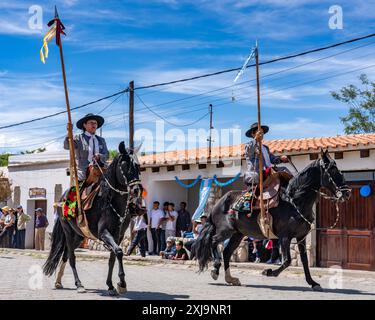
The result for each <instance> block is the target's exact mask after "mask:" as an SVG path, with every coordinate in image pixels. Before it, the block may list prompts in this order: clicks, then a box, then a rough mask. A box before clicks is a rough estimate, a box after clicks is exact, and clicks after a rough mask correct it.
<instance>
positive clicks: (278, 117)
mask: <svg viewBox="0 0 375 320" xmlns="http://www.w3.org/2000/svg"><path fill="white" fill-rule="evenodd" d="M55 4H56V5H57V6H58V9H59V13H60V17H61V19H62V21H63V23H64V24H65V26H66V28H67V29H66V32H67V37H63V43H64V55H65V61H66V67H67V79H68V85H69V90H70V101H71V106H72V107H74V106H77V105H80V104H82V103H85V102H88V101H91V100H95V99H97V98H100V97H102V96H105V95H109V94H111V93H113V92H116V91H119V90H121V89H123V88H125V87H127V85H128V82H129V81H130V80H134V81H135V86H136V87H138V86H142V85H148V84H153V83H159V82H164V81H170V80H176V79H180V78H185V77H191V76H195V75H199V74H204V73H207V72H214V71H217V70H221V69H227V68H233V67H239V66H241V65H242V63H243V62H244V60H245V59H246V56H247V55H248V54H249V51H250V48H251V47H252V46H253V44H254V42H255V40H256V39H258V42H259V46H260V49H259V50H260V61H264V60H268V59H272V58H276V57H279V56H283V55H287V54H290V53H296V52H300V51H304V50H307V49H311V48H315V47H320V46H323V45H326V44H331V43H335V42H340V41H343V40H346V39H349V38H353V37H357V36H361V35H365V34H369V33H373V32H374V21H375V20H374V16H373V12H374V10H375V2H374V1H362V0H359V1H355V2H353V1H314V0H310V1H307V0H298V1H297V0H291V1H287V0H285V1H281V0H263V1H258V0H253V1H249V0H237V1H235V0H211V1H200V0H196V1H191V0H181V1H178V0H164V1H163V0H159V1H158V0H156V1H102V2H93V1H80V0H60V1H57V0H56V1H43V2H39V3H38V1H9V0H1V1H0V45H1V50H0V126H3V125H7V124H11V123H15V122H19V121H23V120H29V119H32V118H34V117H38V116H42V115H46V114H49V113H53V112H57V111H61V110H64V108H65V100H64V95H63V87H62V80H61V67H60V63H59V55H58V48H57V47H56V46H55V45H54V43H51V44H50V46H49V48H50V55H49V57H48V59H47V63H46V64H45V65H43V64H42V63H41V61H40V60H39V49H40V47H41V44H42V41H41V39H42V36H43V35H44V33H45V32H46V31H47V26H46V23H47V22H48V21H49V20H50V19H51V18H52V17H53V10H54V9H53V8H54V5H55ZM31 5H40V6H41V7H42V9H43V30H31V29H30V28H29V27H28V20H29V18H30V17H31V14H30V13H29V7H30V6H31ZM332 5H340V6H341V7H342V9H343V29H341V30H340V29H336V30H332V29H330V28H329V26H328V21H329V18H330V17H331V14H330V13H328V10H329V8H330V6H332ZM373 42H374V39H368V40H365V41H361V42H358V43H355V44H350V45H346V46H342V47H340V48H337V49H333V50H329V51H325V52H322V53H317V54H311V55H308V56H304V57H299V58H295V59H291V60H288V61H285V62H280V63H273V64H270V65H267V66H262V67H261V68H260V74H261V94H262V119H263V122H265V123H267V124H269V125H270V127H271V130H270V133H269V134H268V135H267V136H266V138H267V139H288V138H302V137H314V136H331V135H337V134H342V133H343V127H342V125H341V123H340V121H339V117H340V116H343V115H345V114H346V112H347V109H348V108H347V106H345V105H343V104H341V103H340V102H337V101H335V100H333V99H332V98H331V96H330V94H329V92H330V91H332V90H338V89H339V88H341V87H342V86H344V85H346V84H349V83H358V81H357V77H358V76H359V75H360V74H361V73H362V72H365V73H367V74H368V75H369V77H370V78H372V79H374V75H375V71H374V70H375V67H371V66H373V65H375V58H374V54H373V53H374V45H373V44H372V43H373ZM358 46H361V47H360V48H356V47H358ZM348 49H353V50H350V51H347V50H348ZM345 51H346V52H345ZM338 53H340V54H339V55H336V56H332V57H328V56H330V55H333V54H338ZM327 57H328V58H327ZM320 58H326V59H323V60H321V61H317V62H313V61H314V60H317V59H320ZM308 62H311V63H310V64H307V65H305V66H301V67H298V68H295V69H292V70H289V71H284V72H281V73H279V74H276V75H271V76H266V75H268V74H272V73H275V72H279V71H283V70H284V69H288V68H292V67H295V66H298V65H301V64H304V63H308ZM361 68H364V69H363V70H362V71H360V70H358V71H356V72H350V73H346V74H343V75H340V76H335V75H337V74H341V73H345V72H348V71H351V70H356V69H361ZM235 75H236V73H227V74H224V75H221V76H215V77H210V78H205V79H202V80H199V81H192V82H187V83H184V84H178V85H172V86H167V87H161V88H155V89H150V90H139V91H137V94H138V95H139V96H140V97H141V99H142V100H143V101H144V102H145V103H146V104H147V105H149V106H150V107H152V108H154V110H155V111H156V112H158V113H160V114H161V115H163V116H164V117H166V118H167V119H168V120H169V121H170V122H172V123H175V124H178V125H184V124H188V123H191V122H193V121H194V120H196V119H198V118H200V117H202V116H203V115H204V114H205V113H207V110H205V109H204V108H207V107H208V105H209V104H210V103H213V105H214V127H215V128H216V129H218V130H220V129H241V130H242V141H243V142H244V141H246V138H245V137H244V132H245V130H246V128H247V127H248V126H249V124H251V123H252V122H254V121H255V120H256V95H255V87H254V82H250V83H245V84H242V85H239V86H238V87H235V88H234V89H232V88H229V89H228V88H227V89H222V88H224V87H227V86H230V85H232V84H233V79H234V78H235ZM254 76H255V71H254V69H253V68H251V69H248V70H247V71H246V72H245V74H244V75H243V76H242V77H241V79H240V81H239V82H243V81H246V80H251V79H253V78H254ZM265 76H266V77H265ZM327 77H329V79H325V78H327ZM315 80H316V81H315ZM309 81H311V82H310V83H306V82H309ZM314 81H315V82H314ZM288 87H291V88H288ZM217 89H218V90H217ZM212 90H217V91H215V92H211V93H207V92H208V91H212ZM197 94H200V96H198V97H193V96H194V95H197ZM232 96H234V97H235V102H232V101H231V100H232V99H231V97H232ZM183 98H188V99H186V100H182V101H180V102H176V103H170V104H166V105H164V106H159V107H158V106H156V105H158V104H162V103H165V102H169V101H172V100H177V99H183ZM111 101H112V100H108V101H104V102H101V103H98V104H96V105H94V106H90V107H87V108H83V109H81V110H79V111H76V112H73V120H74V121H77V120H78V119H79V118H80V117H81V116H83V115H84V114H86V113H88V112H93V113H96V112H99V111H101V110H102V109H103V108H105V107H106V106H107V105H108V104H109V103H110V102H111ZM135 102H136V104H135V109H136V117H135V121H136V124H135V127H136V129H138V130H139V129H146V130H150V131H151V132H153V131H155V121H156V120H158V118H157V117H155V115H153V114H152V113H150V112H149V111H147V110H144V109H145V108H144V106H143V105H142V104H141V102H140V101H139V100H138V98H136V99H135ZM153 106H155V107H153ZM127 109H128V97H127V95H123V96H121V97H119V99H117V100H116V101H115V102H113V104H112V105H110V106H109V107H108V108H107V109H105V110H104V111H103V113H102V115H103V116H104V117H105V119H106V123H107V124H106V125H105V126H104V128H103V136H104V137H105V138H106V139H107V142H108V144H109V146H110V148H116V145H117V144H118V142H120V141H121V140H125V141H126V139H127V138H128V134H127V131H128V127H127V123H126V119H127V115H124V114H123V113H126V112H127ZM137 110H139V111H138V112H137ZM159 120H160V119H159ZM207 127H208V117H205V118H204V119H203V120H202V121H200V122H198V123H196V124H195V125H193V126H191V127H182V128H180V130H183V132H185V133H186V134H187V130H188V129H194V128H196V129H199V128H202V129H206V128H207ZM170 129H176V128H175V127H174V126H171V125H169V124H165V131H168V130H170ZM65 131H66V115H62V116H58V117H55V118H52V119H48V120H43V121H38V122H34V123H32V124H28V125H23V126H19V127H17V128H12V129H5V130H0V151H1V152H4V151H8V152H18V151H20V150H25V149H27V150H30V149H35V148H37V147H39V146H46V147H47V149H48V150H59V149H61V146H62V138H61V137H62V136H63V135H64V134H65ZM169 134H170V135H171V136H173V135H174V131H169ZM157 139H160V137H156V140H157ZM215 143H219V141H218V139H217V140H216V142H215ZM155 145H156V142H155V143H154V146H152V145H151V146H149V148H148V149H150V148H152V147H154V149H155ZM165 146H166V148H167V149H168V142H166V143H165ZM169 147H170V148H171V149H173V148H174V146H172V147H171V146H169ZM147 151H151V150H147Z"/></svg>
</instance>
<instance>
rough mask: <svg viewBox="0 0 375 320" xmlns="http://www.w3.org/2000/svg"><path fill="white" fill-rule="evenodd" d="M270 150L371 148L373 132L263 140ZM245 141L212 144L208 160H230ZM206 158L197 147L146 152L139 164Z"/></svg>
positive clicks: (204, 150)
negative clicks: (239, 143) (154, 152)
mask: <svg viewBox="0 0 375 320" xmlns="http://www.w3.org/2000/svg"><path fill="white" fill-rule="evenodd" d="M264 144H266V145H267V146H268V147H269V148H270V150H271V152H272V153H275V154H280V153H286V154H298V153H315V152H318V151H319V150H320V148H328V149H329V150H330V151H335V150H346V149H347V150H350V149H360V148H369V147H370V146H371V145H373V146H374V147H375V134H354V135H342V136H336V137H318V138H304V139H290V140H268V141H267V140H265V141H264ZM244 152H245V144H241V145H234V146H225V147H213V148H212V150H211V157H212V159H221V160H225V159H230V158H236V157H241V158H243V157H244ZM207 158H208V148H198V149H190V150H177V151H169V152H164V153H157V154H149V155H145V156H142V157H140V162H141V165H142V166H152V165H168V164H171V165H172V164H183V163H197V162H199V161H202V160H205V159H207Z"/></svg>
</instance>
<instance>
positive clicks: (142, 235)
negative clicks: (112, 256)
mask: <svg viewBox="0 0 375 320" xmlns="http://www.w3.org/2000/svg"><path fill="white" fill-rule="evenodd" d="M134 231H135V233H136V234H135V237H134V239H133V241H132V243H131V245H130V246H129V249H128V251H127V252H126V255H127V256H130V255H131V254H132V252H133V250H134V248H135V247H136V246H137V245H139V250H140V251H141V256H142V257H143V258H144V257H146V236H147V235H146V232H147V219H146V217H145V214H141V215H139V216H137V217H136V219H135V224H134Z"/></svg>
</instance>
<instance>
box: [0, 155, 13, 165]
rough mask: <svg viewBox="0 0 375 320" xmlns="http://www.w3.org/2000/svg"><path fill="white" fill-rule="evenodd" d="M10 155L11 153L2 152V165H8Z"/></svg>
mask: <svg viewBox="0 0 375 320" xmlns="http://www.w3.org/2000/svg"><path fill="white" fill-rule="evenodd" d="M10 155H11V154H10V153H3V154H0V167H6V166H8V160H9V157H10Z"/></svg>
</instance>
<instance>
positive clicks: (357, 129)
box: [331, 74, 375, 134]
mask: <svg viewBox="0 0 375 320" xmlns="http://www.w3.org/2000/svg"><path fill="white" fill-rule="evenodd" d="M359 80H360V81H361V88H358V87H357V86H355V85H353V84H350V85H348V86H346V87H343V88H341V90H340V91H339V92H334V91H333V92H331V95H332V97H333V98H334V99H336V100H338V101H341V102H344V103H346V104H348V105H349V113H348V115H347V116H345V117H340V120H341V122H342V123H343V124H344V125H345V129H344V130H345V133H346V134H352V133H372V132H375V82H371V81H369V80H368V78H367V76H366V75H365V74H361V75H360V76H359Z"/></svg>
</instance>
